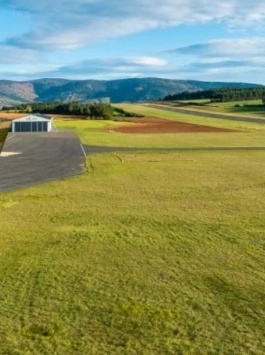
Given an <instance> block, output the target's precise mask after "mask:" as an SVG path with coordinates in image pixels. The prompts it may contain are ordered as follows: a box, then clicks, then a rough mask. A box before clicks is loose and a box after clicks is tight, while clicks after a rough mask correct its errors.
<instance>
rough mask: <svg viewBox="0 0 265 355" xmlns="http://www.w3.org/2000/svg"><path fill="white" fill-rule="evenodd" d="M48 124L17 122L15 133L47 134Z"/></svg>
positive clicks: (42, 122)
mask: <svg viewBox="0 0 265 355" xmlns="http://www.w3.org/2000/svg"><path fill="white" fill-rule="evenodd" d="M47 131H48V122H47V121H46V122H45V121H40V122H26V121H25V122H23V121H22V122H15V132H47Z"/></svg>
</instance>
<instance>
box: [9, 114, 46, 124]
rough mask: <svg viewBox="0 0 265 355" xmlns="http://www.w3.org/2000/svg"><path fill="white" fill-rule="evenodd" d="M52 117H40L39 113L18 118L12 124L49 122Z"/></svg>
mask: <svg viewBox="0 0 265 355" xmlns="http://www.w3.org/2000/svg"><path fill="white" fill-rule="evenodd" d="M51 120H52V117H50V116H47V115H42V114H40V113H36V114H32V115H29V116H24V117H20V118H16V119H15V120H13V122H43V121H47V122H48V121H51Z"/></svg>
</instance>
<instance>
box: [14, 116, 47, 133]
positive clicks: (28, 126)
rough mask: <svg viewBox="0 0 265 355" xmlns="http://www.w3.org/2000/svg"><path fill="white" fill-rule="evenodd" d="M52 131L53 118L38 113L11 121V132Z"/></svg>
mask: <svg viewBox="0 0 265 355" xmlns="http://www.w3.org/2000/svg"><path fill="white" fill-rule="evenodd" d="M53 130H54V126H53V118H52V117H50V116H47V115H42V114H40V113H35V114H32V115H29V116H25V117H21V118H17V119H15V120H13V121H12V125H11V132H50V131H53Z"/></svg>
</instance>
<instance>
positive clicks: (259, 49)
mask: <svg viewBox="0 0 265 355" xmlns="http://www.w3.org/2000/svg"><path fill="white" fill-rule="evenodd" d="M168 53H175V54H182V55H189V56H196V57H200V58H219V59H220V58H229V59H231V58H233V59H235V58H239V59H245V58H257V57H261V58H263V57H265V39H264V38H239V39H218V40H212V41H209V42H206V43H200V44H195V45H192V46H187V47H181V48H176V49H173V50H170V51H168Z"/></svg>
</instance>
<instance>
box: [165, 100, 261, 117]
mask: <svg viewBox="0 0 265 355" xmlns="http://www.w3.org/2000/svg"><path fill="white" fill-rule="evenodd" d="M181 102H183V103H184V104H187V103H189V104H190V105H189V106H187V107H186V108H193V109H194V110H199V111H205V112H216V113H225V114H230V115H231V114H232V115H240V116H249V117H252V116H253V117H264V118H265V106H264V105H263V104H262V100H243V101H230V102H213V103H211V102H210V100H207V99H203V100H182V101H177V102H174V101H164V102H160V103H162V104H164V105H169V106H174V105H177V106H178V105H179V104H180V103H181ZM158 103H159V102H158ZM193 103H194V104H195V105H192V104H193ZM196 104H204V105H196Z"/></svg>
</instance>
